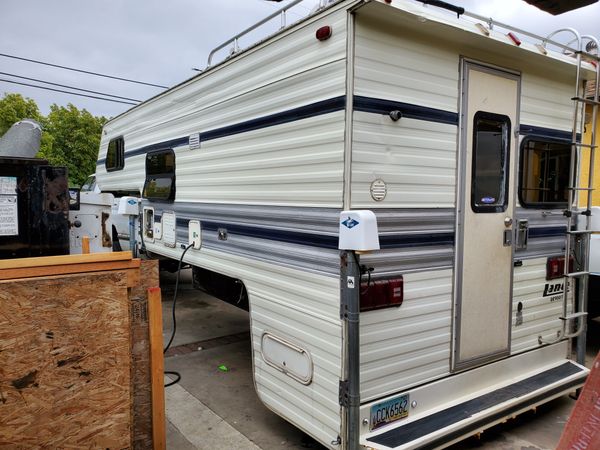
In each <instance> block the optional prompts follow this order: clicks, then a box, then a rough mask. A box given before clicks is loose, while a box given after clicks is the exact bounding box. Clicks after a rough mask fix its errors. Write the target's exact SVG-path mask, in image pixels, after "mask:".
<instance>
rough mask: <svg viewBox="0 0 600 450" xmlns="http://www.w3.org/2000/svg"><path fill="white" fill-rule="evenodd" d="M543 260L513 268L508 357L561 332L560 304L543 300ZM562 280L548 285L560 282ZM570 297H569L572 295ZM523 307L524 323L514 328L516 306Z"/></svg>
mask: <svg viewBox="0 0 600 450" xmlns="http://www.w3.org/2000/svg"><path fill="white" fill-rule="evenodd" d="M546 261H547V259H546V258H537V259H529V260H525V261H523V266H521V267H515V270H514V291H513V312H512V337H511V353H512V354H514V353H519V352H522V351H525V350H530V349H532V348H537V347H539V346H540V345H539V343H538V336H540V335H541V336H543V337H544V338H545V339H547V340H553V339H556V333H557V332H558V331H559V330H560V329H561V326H562V321H561V320H560V319H559V317H560V316H561V315H562V302H561V301H554V302H552V301H550V297H549V296H548V297H544V296H543V294H544V286H545V285H546V283H548V281H546ZM561 281H562V279H556V280H552V281H551V282H550V283H558V282H561ZM571 297H572V295H571ZM519 302H521V303H522V304H523V323H522V324H521V325H517V311H518V304H519Z"/></svg>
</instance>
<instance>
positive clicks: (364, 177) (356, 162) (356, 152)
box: [351, 112, 457, 208]
mask: <svg viewBox="0 0 600 450" xmlns="http://www.w3.org/2000/svg"><path fill="white" fill-rule="evenodd" d="M456 133H457V127H456V126H454V125H445V124H440V123H434V122H427V121H423V120H415V119H406V118H403V119H401V120H400V121H398V122H392V120H390V119H389V117H387V116H378V115H375V114H368V113H362V112H355V113H354V135H353V143H352V187H351V190H352V200H351V203H352V207H353V208H433V207H438V208H452V207H454V206H455V201H456V136H457V135H456ZM378 178H380V179H382V180H384V181H385V183H386V184H387V196H386V198H385V200H383V201H380V202H376V201H375V200H373V199H372V198H371V193H370V186H371V183H372V182H373V181H374V180H376V179H378Z"/></svg>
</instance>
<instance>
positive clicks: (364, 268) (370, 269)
mask: <svg viewBox="0 0 600 450" xmlns="http://www.w3.org/2000/svg"><path fill="white" fill-rule="evenodd" d="M352 255H353V256H354V262H355V263H356V265H357V266H358V268H359V270H360V275H361V279H360V280H358V285H359V286H360V285H361V282H362V276H363V275H364V274H367V287H366V288H365V290H364V291H362V292H361V293H360V294H361V295H365V294H366V293H367V292H369V288H370V287H371V272H373V270H375V269H374V268H373V267H367V266H365V265H364V264H363V265H361V264H360V263H359V262H358V258H357V256H356V252H352Z"/></svg>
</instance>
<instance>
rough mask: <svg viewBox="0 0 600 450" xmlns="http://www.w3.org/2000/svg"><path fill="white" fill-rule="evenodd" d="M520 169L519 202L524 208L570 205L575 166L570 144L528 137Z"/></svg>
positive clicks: (523, 148) (523, 143)
mask: <svg viewBox="0 0 600 450" xmlns="http://www.w3.org/2000/svg"><path fill="white" fill-rule="evenodd" d="M520 167H521V170H520V182H519V201H520V203H521V205H522V206H525V207H530V208H535V207H543V208H549V207H556V208H561V207H563V208H564V207H565V206H566V204H567V202H568V195H569V192H568V189H567V188H568V186H569V172H570V167H571V146H570V144H569V143H568V142H564V141H556V140H552V139H547V138H540V137H526V138H525V139H523V142H522V143H521V164H520Z"/></svg>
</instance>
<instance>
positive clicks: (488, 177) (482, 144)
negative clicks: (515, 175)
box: [471, 111, 510, 213]
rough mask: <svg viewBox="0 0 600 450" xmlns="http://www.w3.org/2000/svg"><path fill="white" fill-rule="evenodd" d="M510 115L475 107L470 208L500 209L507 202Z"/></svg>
mask: <svg viewBox="0 0 600 450" xmlns="http://www.w3.org/2000/svg"><path fill="white" fill-rule="evenodd" d="M509 148H510V119H509V118H508V117H507V116H503V115H499V114H492V113H488V112H483V111H478V112H477V113H476V114H475V117H474V119H473V165H472V177H471V208H472V209H473V211H474V212H476V213H493V212H503V211H505V210H506V206H507V204H508V195H507V192H508V168H509V162H510V161H509V152H508V149H509Z"/></svg>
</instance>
